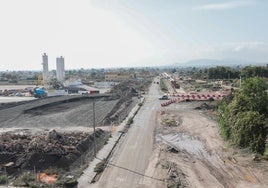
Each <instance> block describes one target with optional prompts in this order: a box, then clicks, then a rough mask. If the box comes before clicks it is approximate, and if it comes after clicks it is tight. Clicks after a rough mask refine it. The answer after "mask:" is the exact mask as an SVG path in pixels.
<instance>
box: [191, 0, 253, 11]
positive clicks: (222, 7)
mask: <svg viewBox="0 0 268 188" xmlns="http://www.w3.org/2000/svg"><path fill="white" fill-rule="evenodd" d="M250 4H251V3H250V2H249V1H233V2H226V3H215V4H205V5H201V6H198V7H195V8H194V10H228V9H234V8H238V7H243V6H248V5H250Z"/></svg>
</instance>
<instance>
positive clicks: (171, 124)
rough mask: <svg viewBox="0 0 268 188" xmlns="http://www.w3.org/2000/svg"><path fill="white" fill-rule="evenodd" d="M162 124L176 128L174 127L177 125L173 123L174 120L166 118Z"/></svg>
mask: <svg viewBox="0 0 268 188" xmlns="http://www.w3.org/2000/svg"><path fill="white" fill-rule="evenodd" d="M162 124H164V125H166V126H169V127H176V126H178V124H179V123H178V122H177V121H175V120H174V119H168V118H166V119H164V120H163V121H162Z"/></svg>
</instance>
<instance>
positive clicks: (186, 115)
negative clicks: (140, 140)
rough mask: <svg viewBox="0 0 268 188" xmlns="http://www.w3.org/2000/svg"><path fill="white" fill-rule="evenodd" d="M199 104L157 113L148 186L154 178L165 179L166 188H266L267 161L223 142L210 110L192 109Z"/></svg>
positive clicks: (267, 182)
mask: <svg viewBox="0 0 268 188" xmlns="http://www.w3.org/2000/svg"><path fill="white" fill-rule="evenodd" d="M201 104H202V103H201V102H192V103H191V102H183V103H175V104H172V105H170V106H168V107H165V108H161V109H159V111H158V112H157V113H158V116H156V121H157V122H158V123H157V127H156V130H155V144H154V150H153V154H152V156H151V159H150V163H149V165H148V168H147V170H146V175H147V176H150V177H152V179H146V181H145V182H146V185H147V187H153V186H152V185H154V184H155V181H153V178H159V179H164V180H165V183H166V186H167V187H204V188H205V187H230V188H231V187H233V188H235V187H241V188H244V187H245V188H250V187H268V186H267V185H268V162H267V161H265V160H261V161H254V160H253V154H252V153H250V152H246V151H241V150H240V149H235V148H232V147H231V146H229V145H228V144H227V143H226V142H225V141H223V139H222V138H221V137H220V135H219V128H218V124H217V122H216V121H215V120H213V119H211V118H210V117H211V116H208V115H207V114H209V113H211V111H207V110H205V111H204V110H195V108H196V107H198V106H200V105H201ZM171 120H172V122H174V123H173V124H167V123H166V122H170V121H171ZM154 187H158V186H157V184H155V186H154ZM159 187H161V186H159Z"/></svg>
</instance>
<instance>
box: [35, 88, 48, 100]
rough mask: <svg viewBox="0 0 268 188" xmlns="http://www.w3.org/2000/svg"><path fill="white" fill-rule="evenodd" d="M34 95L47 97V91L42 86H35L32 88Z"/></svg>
mask: <svg viewBox="0 0 268 188" xmlns="http://www.w3.org/2000/svg"><path fill="white" fill-rule="evenodd" d="M34 97H35V98H44V97H47V93H46V91H45V89H44V88H41V87H36V88H34Z"/></svg>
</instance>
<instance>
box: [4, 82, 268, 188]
mask: <svg viewBox="0 0 268 188" xmlns="http://www.w3.org/2000/svg"><path fill="white" fill-rule="evenodd" d="M153 87H154V88H156V87H158V86H157V85H156V84H153V85H152V86H151V88H153ZM116 89H118V88H116ZM158 90H159V88H158ZM158 92H160V91H158ZM118 93H120V97H118V96H115V95H104V96H99V97H96V99H93V97H90V96H87V97H78V96H69V97H66V96H65V97H53V98H44V99H38V100H34V101H30V102H20V103H11V104H5V105H2V106H0V112H1V113H0V115H1V116H0V119H1V124H0V125H1V130H2V134H1V139H0V140H1V142H0V156H1V157H0V162H1V165H2V170H3V173H2V175H3V176H4V175H6V174H7V175H6V176H9V177H8V181H9V182H11V183H10V184H12V185H13V186H17V185H18V186H32V187H34V186H36V187H37V186H43V187H47V186H48V185H51V186H54V187H68V186H69V187H73V186H75V185H76V183H77V182H76V179H77V178H78V177H79V176H80V175H81V174H82V172H83V169H85V168H86V166H87V165H88V164H89V162H90V161H91V160H93V158H94V144H93V139H94V138H93V134H92V131H93V130H92V126H93V123H94V118H93V114H94V113H93V106H94V105H93V103H94V104H95V111H96V112H95V114H96V119H95V121H96V125H97V126H98V129H96V135H95V136H96V147H97V148H96V150H97V151H98V150H100V149H101V148H102V146H103V145H105V144H106V142H107V141H108V139H109V136H110V134H109V131H111V125H114V124H115V125H118V124H119V123H120V122H121V121H122V120H123V119H125V117H126V116H127V114H128V112H129V111H130V110H131V109H132V108H133V106H134V105H136V104H138V101H139V100H138V97H137V92H135V90H134V89H133V88H131V87H123V88H121V89H120V92H118ZM152 96H154V98H153V97H152ZM175 97H178V96H175ZM144 98H145V103H146V102H152V101H153V102H155V103H157V104H158V106H159V108H152V109H150V111H151V113H152V117H153V118H154V120H153V122H152V123H154V125H153V128H154V135H153V138H154V139H153V141H152V142H153V147H152V151H150V158H149V160H148V165H147V166H146V167H145V169H146V170H145V172H143V173H141V172H135V171H134V170H132V169H128V168H127V167H125V166H117V164H113V163H112V162H113V159H108V161H107V168H108V169H109V168H111V167H113V168H115V167H117V168H120V170H125V171H124V172H125V174H127V173H134V174H135V175H136V176H135V178H138V179H139V181H138V185H128V184H125V187H137V186H138V187H148V188H149V187H154V188H155V187H156V188H157V187H159V188H160V187H170V188H171V187H174V188H175V187H204V188H205V187H228V188H229V187H230V188H235V187H241V188H243V187H246V188H247V187H248V188H249V187H267V185H268V163H267V161H265V160H253V154H250V153H249V152H248V151H244V150H243V151H242V150H240V149H237V148H232V147H231V146H229V145H228V144H227V143H226V142H225V141H223V139H222V138H221V137H220V135H219V128H218V124H217V122H216V121H215V119H214V118H215V114H214V110H215V104H216V101H209V100H207V101H188V102H187V101H179V102H178V101H175V102H173V103H171V104H169V105H162V106H161V101H159V100H158V97H156V96H155V95H150V90H149V93H148V94H145V96H144ZM171 100H172V96H171ZM144 106H145V105H144ZM141 108H143V106H141ZM147 111H148V110H147V109H146V111H143V112H144V113H147ZM138 113H139V112H138ZM143 115H144V117H145V116H146V114H143ZM134 122H135V118H134ZM133 126H135V124H134V125H133ZM139 126H146V125H139ZM133 128H134V127H133ZM130 129H131V126H130ZM127 136H128V134H126V135H125V137H127ZM144 136H147V135H144ZM123 142H124V138H123V139H122V140H120V141H119V145H118V147H119V149H118V150H117V151H115V152H113V155H118V154H117V152H118V151H120V147H122V143H123ZM146 144H148V143H146ZM128 147H133V148H135V147H137V146H128ZM141 155H142V153H141ZM254 159H256V157H254ZM134 162H135V161H134V159H133V163H134ZM138 163H139V162H138ZM140 163H141V162H140ZM5 171H6V172H5ZM99 176H101V174H100V175H99ZM126 176H127V175H126ZM105 177H107V174H106V175H103V178H105ZM120 178H121V177H118V179H120ZM101 179H102V178H101V177H100V180H101ZM5 180H6V179H5ZM114 180H116V179H114ZM120 181H123V179H120ZM135 181H136V180H135ZM35 182H38V184H35ZM104 182H105V180H104ZM4 183H5V182H4ZM110 184H111V185H112V183H110ZM98 185H101V184H98V182H96V183H93V184H90V182H89V183H88V187H91V186H92V187H101V186H98ZM78 186H79V185H78ZM111 187H113V186H111ZM114 187H115V186H114ZM119 187H120V186H119Z"/></svg>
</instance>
